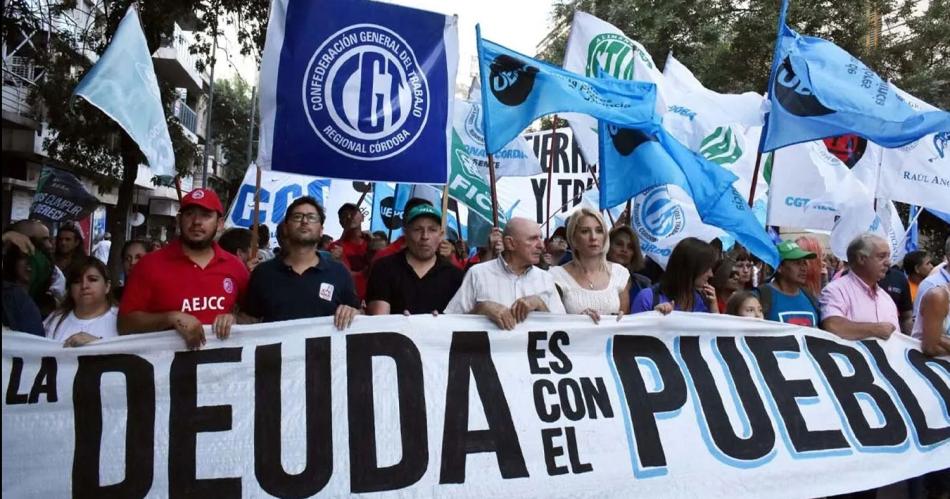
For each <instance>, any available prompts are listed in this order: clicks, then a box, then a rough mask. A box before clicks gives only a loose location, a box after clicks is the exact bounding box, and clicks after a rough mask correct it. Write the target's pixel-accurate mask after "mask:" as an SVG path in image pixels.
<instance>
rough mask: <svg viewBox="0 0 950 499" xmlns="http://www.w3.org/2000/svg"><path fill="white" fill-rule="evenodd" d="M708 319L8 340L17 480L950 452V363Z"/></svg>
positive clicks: (775, 470) (904, 470) (935, 462)
mask: <svg viewBox="0 0 950 499" xmlns="http://www.w3.org/2000/svg"><path fill="white" fill-rule="evenodd" d="M919 345H920V344H919V343H918V342H917V341H916V340H914V339H911V338H908V337H906V336H903V335H894V336H892V337H891V338H890V339H889V340H887V341H880V340H871V341H863V342H850V341H844V340H841V339H838V338H837V337H835V336H833V335H831V334H829V333H826V332H823V331H819V330H816V329H809V328H802V327H798V326H793V325H787V324H779V323H773V322H765V321H760V320H754V319H742V318H736V317H729V316H717V315H707V314H683V313H674V314H672V315H670V316H665V317H664V316H660V315H658V314H654V313H649V314H642V315H636V316H627V317H624V318H623V320H621V321H619V322H617V321H612V320H604V321H601V323H600V324H599V325H595V324H593V323H591V321H590V320H589V319H588V318H587V317H581V316H555V315H548V314H532V316H531V318H529V319H528V320H527V321H526V322H524V323H522V324H521V325H519V326H518V327H517V328H516V330H515V331H500V330H496V329H494V327H493V326H492V325H491V324H490V323H489V322H488V321H487V319H485V318H483V317H474V316H451V315H448V316H440V317H432V316H429V315H426V316H412V317H407V316H384V317H364V316H361V317H357V318H356V320H355V321H354V323H353V325H352V326H351V328H350V329H348V330H347V331H346V332H339V331H336V330H335V329H334V328H333V325H332V318H321V319H307V320H300V321H291V322H284V323H273V324H260V325H253V326H238V327H235V328H234V330H233V331H232V334H231V337H230V338H229V339H227V340H218V339H216V338H215V337H214V336H213V335H211V334H210V333H209V334H208V342H207V345H206V346H205V347H204V348H203V349H201V350H197V351H184V350H182V348H183V342H182V340H181V338H180V337H179V336H178V335H177V334H175V333H174V332H165V333H155V334H147V335H136V336H127V337H120V338H115V339H109V340H104V341H98V342H95V343H93V344H90V345H87V346H84V347H81V348H71V349H69V348H65V349H64V348H62V346H61V345H60V344H59V343H55V342H52V341H49V340H46V339H43V338H38V337H35V336H29V335H25V334H14V333H5V338H4V341H3V357H2V372H3V380H2V382H3V386H4V387H5V390H6V396H5V398H4V404H3V430H4V431H3V437H2V438H3V442H2V453H3V456H2V457H3V461H2V467H3V478H2V481H3V492H4V494H7V493H9V494H12V495H11V496H10V497H23V496H27V495H28V496H34V497H64V496H70V495H71V496H73V497H106V496H109V497H130V496H135V497H142V496H146V495H152V496H170V497H177V496H182V495H204V496H207V497H259V496H265V495H272V496H278V497H307V496H311V495H315V494H318V493H319V494H321V495H325V496H334V497H335V496H342V495H346V494H352V493H379V494H378V495H380V496H387V497H395V496H397V495H398V496H399V497H422V496H425V497H479V498H482V497H490V496H491V497H562V496H563V497H567V496H572V497H573V496H587V497H589V496H623V497H629V496H634V495H637V496H644V497H666V496H679V497H697V496H702V497H817V496H827V495H831V494H839V493H843V492H849V491H855V490H865V489H869V488H873V487H878V486H882V485H885V484H888V483H892V482H896V481H899V480H903V479H906V478H909V477H913V476H918V475H921V474H924V473H927V472H930V471H933V470H938V469H942V468H946V466H947V463H948V462H950V445H947V441H948V440H950V426H948V425H950V418H948V416H947V409H948V406H950V387H948V382H950V381H948V371H950V358H947V357H940V358H928V357H925V356H924V355H923V354H922V353H921V352H920V351H919Z"/></svg>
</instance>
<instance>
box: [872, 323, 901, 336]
mask: <svg viewBox="0 0 950 499" xmlns="http://www.w3.org/2000/svg"><path fill="white" fill-rule="evenodd" d="M894 331H895V328H894V325H893V324H891V323H890V322H878V323H876V324H874V326H873V327H872V328H871V334H872V335H874V336H875V337H876V338H880V339H882V340H886V339H888V338H890V337H891V333H893V332H894Z"/></svg>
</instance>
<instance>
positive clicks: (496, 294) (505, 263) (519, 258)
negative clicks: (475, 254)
mask: <svg viewBox="0 0 950 499" xmlns="http://www.w3.org/2000/svg"><path fill="white" fill-rule="evenodd" d="M502 236H503V240H502V242H503V243H504V247H505V249H504V251H502V252H501V256H500V257H499V258H495V259H494V260H491V261H488V262H484V263H479V264H477V265H474V266H472V268H470V269H469V271H468V273H467V274H465V278H464V279H463V280H462V285H461V286H460V287H459V290H458V292H457V293H455V296H453V297H452V300H451V301H450V302H449V304H448V305H447V306H446V307H445V313H447V314H481V315H484V316H486V317H488V318H489V319H490V320H491V321H492V322H494V323H495V325H496V326H498V327H500V328H502V329H514V327H515V324H518V323H519V322H524V320H525V319H527V318H528V314H529V313H531V312H534V311H538V312H554V313H558V314H563V313H564V304H563V303H562V302H561V296H560V295H558V292H557V288H556V287H555V285H554V278H553V277H551V274H549V273H548V272H547V271H546V270H543V269H539V268H537V267H535V265H537V264H538V262H539V261H540V260H541V253H542V252H543V251H544V240H543V239H542V238H541V228H540V227H539V226H538V224H537V223H535V222H534V221H533V220H529V219H527V218H520V217H515V218H512V219H511V220H510V221H508V224H507V225H506V226H505V230H504V232H503V233H502Z"/></svg>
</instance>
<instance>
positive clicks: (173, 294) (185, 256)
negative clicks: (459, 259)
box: [118, 189, 249, 349]
mask: <svg viewBox="0 0 950 499" xmlns="http://www.w3.org/2000/svg"><path fill="white" fill-rule="evenodd" d="M177 218H178V232H179V238H178V239H177V240H175V241H173V242H172V243H171V244H169V245H168V246H166V247H164V248H162V249H160V250H157V251H153V252H151V253H149V254H147V255H145V256H143V257H142V259H141V260H140V261H139V263H138V264H137V265H136V266H135V267H134V268H133V269H132V272H131V273H130V275H129V277H128V282H127V284H126V286H125V290H124V291H123V293H122V303H121V305H120V306H119V320H118V329H119V334H131V333H145V332H149V331H163V330H166V329H174V330H175V331H178V334H180V335H181V337H182V338H184V340H185V343H186V344H187V345H188V348H191V349H196V348H200V347H201V346H202V345H204V344H205V335H204V329H203V328H202V325H205V324H212V325H213V327H212V331H213V332H214V333H215V335H217V336H218V338H226V337H227V336H228V335H229V334H230V332H231V325H232V324H234V322H235V316H234V315H233V314H232V311H233V310H234V308H235V305H236V304H238V303H239V302H240V301H241V299H242V298H243V296H244V292H245V290H246V289H247V281H248V278H249V275H248V271H247V268H246V267H245V266H244V263H243V262H241V261H240V260H238V258H237V257H236V256H234V255H232V254H230V253H228V252H226V251H224V250H223V249H221V247H220V246H218V244H217V243H216V242H214V237H215V235H217V233H218V231H219V230H221V227H222V226H223V225H224V208H223V207H222V206H221V200H220V199H218V195H217V194H215V192H214V191H212V190H211V189H195V190H193V191H191V192H189V193H188V195H186V196H185V197H184V198H182V200H181V210H180V211H179V212H178V217H177Z"/></svg>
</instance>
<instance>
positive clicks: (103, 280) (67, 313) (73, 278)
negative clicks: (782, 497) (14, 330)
mask: <svg viewBox="0 0 950 499" xmlns="http://www.w3.org/2000/svg"><path fill="white" fill-rule="evenodd" d="M81 258H82V259H81V260H78V261H76V262H73V264H72V266H71V267H70V268H69V270H68V275H67V276H66V291H67V292H66V299H65V300H63V304H62V305H61V306H60V307H59V309H57V310H56V311H55V312H53V313H52V314H50V316H49V317H47V318H46V322H44V324H43V325H44V326H45V327H46V337H47V338H49V339H52V340H56V341H62V342H63V346H67V347H78V346H81V345H85V344H86V343H89V342H91V341H95V340H98V339H101V338H110V337H114V336H118V335H119V332H118V330H117V329H116V319H117V317H118V314H117V310H116V307H115V301H114V299H113V298H112V294H111V293H110V291H111V287H112V282H111V280H110V279H109V271H108V270H107V269H106V266H105V265H103V263H102V262H100V261H99V260H98V259H97V258H95V257H81Z"/></svg>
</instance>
